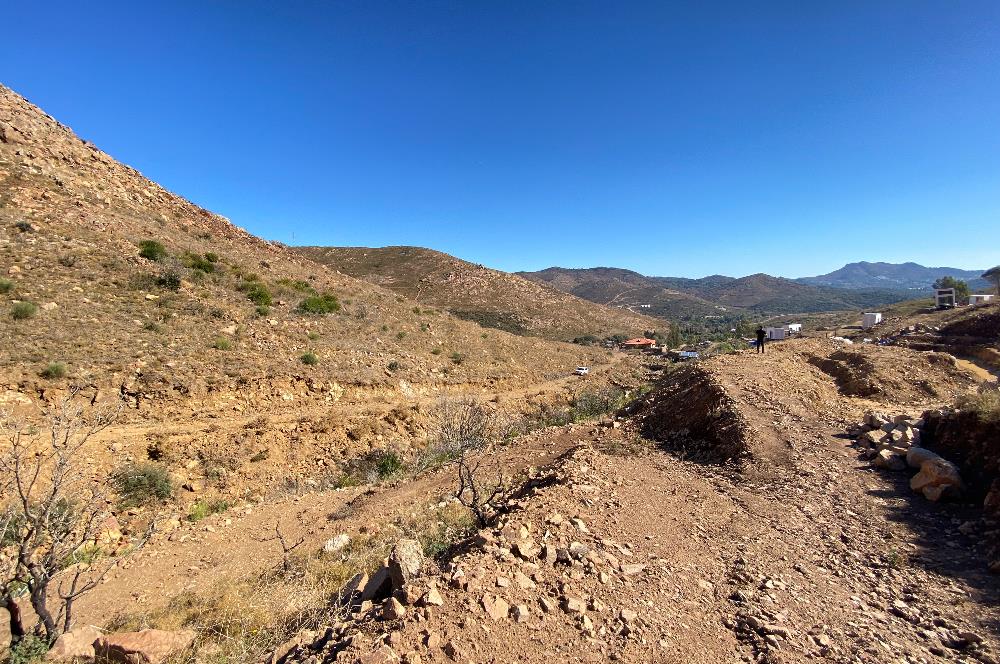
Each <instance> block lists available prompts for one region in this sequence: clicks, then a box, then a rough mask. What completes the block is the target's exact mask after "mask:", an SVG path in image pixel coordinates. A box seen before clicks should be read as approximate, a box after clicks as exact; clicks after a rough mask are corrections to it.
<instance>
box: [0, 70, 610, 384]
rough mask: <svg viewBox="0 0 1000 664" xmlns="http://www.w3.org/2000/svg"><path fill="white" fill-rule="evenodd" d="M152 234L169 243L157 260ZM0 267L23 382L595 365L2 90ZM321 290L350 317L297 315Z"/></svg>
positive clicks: (395, 375) (420, 373)
mask: <svg viewBox="0 0 1000 664" xmlns="http://www.w3.org/2000/svg"><path fill="white" fill-rule="evenodd" d="M144 241H155V242H157V243H160V244H161V245H162V246H163V248H164V249H165V252H166V255H164V256H162V257H159V258H158V260H149V259H147V258H143V257H142V256H141V255H140V251H141V248H140V245H141V243H142V242H144ZM0 271H2V275H0V276H2V277H3V279H4V281H3V282H2V285H0V289H2V291H3V292H2V297H3V299H4V300H5V302H4V307H3V308H4V311H3V319H4V324H3V325H2V326H0V343H2V344H3V346H4V348H5V349H6V350H7V352H6V353H5V355H4V366H3V373H4V376H5V381H4V382H6V383H7V385H8V387H13V386H19V389H21V388H29V389H39V390H44V389H45V388H46V386H47V385H49V384H50V383H48V382H46V381H45V380H44V379H40V377H39V374H40V373H43V372H44V371H45V369H46V367H47V366H48V365H49V364H50V363H63V364H64V365H65V370H66V372H67V374H68V375H70V376H72V377H74V378H77V379H82V380H85V381H94V382H97V383H101V384H108V385H111V386H112V387H113V388H114V389H117V388H118V387H119V386H120V385H121V384H123V383H124V384H127V385H128V386H129V388H128V389H134V390H136V391H142V392H148V393H151V394H156V395H157V396H161V397H166V396H177V395H188V394H204V393H206V392H211V391H215V390H219V389H221V386H223V385H229V386H237V385H239V386H241V389H242V390H246V389H248V388H247V386H248V385H249V389H250V390H252V391H259V390H264V391H267V390H268V389H270V388H269V387H267V386H262V385H260V383H261V381H267V382H269V383H271V384H272V385H274V384H279V383H288V382H290V381H305V382H307V383H308V384H310V385H312V386H316V385H321V386H324V387H322V388H320V389H327V388H329V387H330V386H331V385H332V384H333V383H338V384H340V385H345V384H356V385H366V386H372V385H374V386H380V385H389V384H392V385H395V384H398V383H399V381H400V380H405V381H408V382H410V383H421V384H431V385H445V384H455V383H473V384H490V385H497V384H502V383H504V382H505V381H514V382H520V381H524V380H540V379H544V378H546V377H547V376H549V375H550V374H553V373H559V372H562V371H564V370H565V369H566V368H567V367H572V366H574V365H575V364H577V363H580V362H589V361H595V360H596V359H598V358H597V357H596V356H595V355H594V354H593V352H591V351H587V350H583V349H581V348H577V347H572V346H567V345H557V344H551V343H547V342H543V341H540V340H536V339H525V338H522V337H515V336H511V335H507V334H504V333H502V332H499V331H495V330H491V331H489V332H485V331H484V330H482V329H481V328H480V327H478V326H476V325H473V324H470V323H468V322H465V321H462V320H459V319H457V318H455V317H453V316H450V315H448V314H447V313H445V312H442V311H438V310H432V309H427V308H421V307H417V306H416V303H414V302H411V301H407V300H405V299H404V298H403V297H400V296H398V295H396V294H395V293H392V292H390V291H386V290H382V289H379V288H374V287H372V286H371V285H369V284H367V283H364V282H361V281H358V280H355V279H353V278H350V277H348V276H344V275H341V274H337V273H335V272H333V271H329V270H326V269H324V268H322V267H320V266H318V265H316V264H314V263H313V262H311V261H310V260H308V259H306V258H303V257H302V256H301V255H299V254H296V253H294V252H292V251H289V250H288V249H286V248H285V247H283V246H280V245H278V244H275V243H269V242H266V241H264V240H261V239H260V238H257V237H254V236H252V235H250V234H249V233H247V232H245V231H243V230H241V229H239V228H238V227H236V226H234V225H233V224H231V223H230V222H229V221H228V220H226V219H224V218H222V217H219V216H217V215H214V214H212V213H210V212H208V211H206V210H203V209H200V208H198V207H197V206H194V205H192V204H191V203H189V202H187V201H185V200H183V199H181V198H179V197H177V196H175V195H173V194H171V193H170V192H168V191H166V190H164V189H163V188H162V187H160V186H158V185H156V184H155V183H152V182H150V181H149V180H147V179H145V178H144V177H142V175H141V174H139V173H138V172H136V171H135V170H133V169H131V168H129V167H127V166H124V165H122V164H119V163H117V162H116V161H115V160H113V159H112V158H111V157H109V156H108V155H106V154H104V153H103V152H101V151H100V150H98V149H97V148H95V147H94V146H93V145H90V144H88V143H86V142H84V141H81V140H80V139H78V138H77V137H76V136H74V135H73V133H72V132H71V131H70V130H69V129H68V128H67V127H65V126H63V125H61V124H59V123H58V122H57V121H55V120H54V119H52V118H51V117H49V116H47V115H45V114H44V113H43V112H42V111H40V110H39V109H38V108H36V107H34V106H32V105H31V104H29V103H28V102H26V101H25V100H24V99H22V98H21V97H19V96H18V95H16V94H15V93H13V92H12V91H10V90H8V89H6V88H0ZM324 294H329V295H331V296H333V297H335V298H336V299H337V305H334V306H333V307H332V308H337V306H339V309H338V310H337V311H333V312H331V313H329V314H327V315H320V314H310V313H304V312H302V311H300V306H301V303H302V302H303V301H304V300H306V299H307V298H308V297H310V296H316V295H319V296H322V295H324ZM254 300H255V301H254ZM268 300H270V304H268ZM19 302H28V303H31V304H32V305H35V307H32V306H31V305H20V306H17V303H19ZM330 302H332V300H330ZM15 308H16V309H17V311H18V312H20V313H15ZM15 316H17V317H19V318H17V319H15ZM309 351H311V352H312V353H314V354H315V356H316V359H317V363H316V364H314V365H312V366H307V365H305V364H303V362H302V360H301V359H300V358H301V356H302V355H303V354H304V353H306V352H309ZM50 373H51V372H50ZM57 373H58V372H57ZM133 383H136V385H134V386H133V385H132V384H133ZM310 389H313V388H310ZM286 391H287V390H286Z"/></svg>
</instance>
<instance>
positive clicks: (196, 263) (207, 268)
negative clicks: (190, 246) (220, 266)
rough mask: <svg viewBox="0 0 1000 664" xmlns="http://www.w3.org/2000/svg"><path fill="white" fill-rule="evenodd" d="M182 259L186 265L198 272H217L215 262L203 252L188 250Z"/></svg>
mask: <svg viewBox="0 0 1000 664" xmlns="http://www.w3.org/2000/svg"><path fill="white" fill-rule="evenodd" d="M182 260H183V262H184V265H186V266H187V267H189V268H191V269H192V270H195V271H197V272H204V273H206V274H208V273H211V272H215V263H213V262H212V261H210V260H208V258H206V257H205V256H203V255H201V254H194V253H191V252H186V253H185V254H184V255H183V256H182Z"/></svg>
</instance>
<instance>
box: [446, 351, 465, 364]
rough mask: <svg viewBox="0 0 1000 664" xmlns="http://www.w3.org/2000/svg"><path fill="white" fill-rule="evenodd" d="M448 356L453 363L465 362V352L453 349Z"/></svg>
mask: <svg viewBox="0 0 1000 664" xmlns="http://www.w3.org/2000/svg"><path fill="white" fill-rule="evenodd" d="M449 357H450V358H451V361H452V362H454V363H455V364H461V363H462V362H465V353H459V352H458V351H455V352H454V353H452V354H451V355H450V356H449Z"/></svg>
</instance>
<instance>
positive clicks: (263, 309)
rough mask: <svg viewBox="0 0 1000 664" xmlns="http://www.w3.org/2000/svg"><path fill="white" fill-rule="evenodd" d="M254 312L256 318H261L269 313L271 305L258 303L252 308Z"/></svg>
mask: <svg viewBox="0 0 1000 664" xmlns="http://www.w3.org/2000/svg"><path fill="white" fill-rule="evenodd" d="M254 313H255V314H256V315H257V317H258V318H263V317H264V316H267V315H268V314H270V313H271V307H268V306H265V305H263V304H262V305H258V307H257V308H256V309H254Z"/></svg>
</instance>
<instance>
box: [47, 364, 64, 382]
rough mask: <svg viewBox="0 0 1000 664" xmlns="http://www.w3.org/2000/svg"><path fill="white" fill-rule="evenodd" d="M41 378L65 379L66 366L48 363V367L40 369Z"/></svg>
mask: <svg viewBox="0 0 1000 664" xmlns="http://www.w3.org/2000/svg"><path fill="white" fill-rule="evenodd" d="M41 376H42V378H48V379H53V378H65V377H66V365H65V364H63V363H62V362H49V365H48V366H47V367H45V368H44V369H42V373H41Z"/></svg>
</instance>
